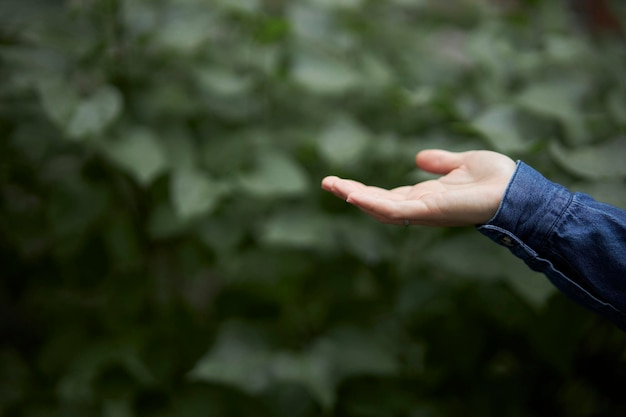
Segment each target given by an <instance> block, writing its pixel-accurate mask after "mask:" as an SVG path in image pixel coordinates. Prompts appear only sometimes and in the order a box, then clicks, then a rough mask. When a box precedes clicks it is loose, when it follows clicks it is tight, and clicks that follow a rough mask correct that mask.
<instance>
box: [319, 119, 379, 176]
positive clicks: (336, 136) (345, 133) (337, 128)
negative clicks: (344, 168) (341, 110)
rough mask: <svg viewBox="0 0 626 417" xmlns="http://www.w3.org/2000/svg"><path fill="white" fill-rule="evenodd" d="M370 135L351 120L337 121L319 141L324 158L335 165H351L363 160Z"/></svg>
mask: <svg viewBox="0 0 626 417" xmlns="http://www.w3.org/2000/svg"><path fill="white" fill-rule="evenodd" d="M369 139H370V134H369V132H367V130H365V128H364V127H362V126H360V125H359V124H357V123H356V122H354V121H353V120H351V119H349V118H339V119H336V120H335V121H334V122H333V123H332V124H331V125H330V126H328V127H327V128H326V130H325V131H324V132H323V133H322V134H321V136H320V137H319V139H318V147H319V150H320V152H321V153H322V155H323V156H324V158H326V159H327V160H328V161H329V162H331V163H332V164H335V165H349V164H354V163H355V162H357V161H359V160H360V159H361V156H362V155H363V153H364V152H365V150H366V148H367V145H368V142H369Z"/></svg>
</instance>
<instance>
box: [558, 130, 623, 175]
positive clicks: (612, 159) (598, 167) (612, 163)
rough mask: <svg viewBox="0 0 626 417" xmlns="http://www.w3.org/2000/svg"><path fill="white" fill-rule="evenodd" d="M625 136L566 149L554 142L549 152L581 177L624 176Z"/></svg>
mask: <svg viewBox="0 0 626 417" xmlns="http://www.w3.org/2000/svg"><path fill="white" fill-rule="evenodd" d="M624 150H626V137H623V138H619V139H615V140H611V141H607V142H604V143H601V144H599V145H593V146H585V147H579V148H575V149H567V148H564V147H563V146H562V145H559V144H558V143H556V142H554V143H552V144H551V146H550V154H551V155H552V157H553V158H554V160H555V161H556V162H557V163H558V164H559V165H561V166H562V167H563V168H565V169H566V170H568V171H569V172H571V173H572V174H575V175H578V176H580V177H583V178H588V179H592V180H602V179H607V178H613V179H615V178H626V164H625V163H624Z"/></svg>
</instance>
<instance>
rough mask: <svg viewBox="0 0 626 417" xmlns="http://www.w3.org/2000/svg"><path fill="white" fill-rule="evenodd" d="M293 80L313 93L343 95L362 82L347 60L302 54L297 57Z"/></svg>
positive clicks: (315, 54) (316, 54)
mask: <svg viewBox="0 0 626 417" xmlns="http://www.w3.org/2000/svg"><path fill="white" fill-rule="evenodd" d="M292 76H293V79H294V80H295V81H296V82H297V83H298V84H300V85H301V86H303V87H304V88H306V89H307V90H309V91H311V92H313V93H319V94H328V95H330V94H342V93H345V92H347V91H349V90H351V89H353V88H355V87H357V86H358V85H359V83H360V81H361V79H360V74H359V73H357V72H356V71H355V70H354V69H353V68H352V67H351V66H350V65H348V63H347V62H345V60H342V59H339V58H336V57H332V56H330V55H323V54H320V53H300V54H299V55H298V56H296V59H295V64H294V68H293V74H292Z"/></svg>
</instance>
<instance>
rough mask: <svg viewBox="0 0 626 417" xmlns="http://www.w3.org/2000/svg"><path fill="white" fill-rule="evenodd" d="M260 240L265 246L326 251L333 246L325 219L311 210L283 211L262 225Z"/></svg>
mask: <svg viewBox="0 0 626 417" xmlns="http://www.w3.org/2000/svg"><path fill="white" fill-rule="evenodd" d="M261 240H262V242H263V243H265V244H267V245H274V246H281V247H292V248H308V249H320V250H321V249H326V248H329V247H332V246H333V235H332V229H331V228H330V225H329V223H328V221H327V219H326V218H325V217H324V216H322V215H321V214H320V213H316V212H313V211H311V210H283V211H281V212H279V213H278V214H277V215H276V216H274V217H272V218H270V219H268V220H267V221H266V222H264V223H263V226H262V229H261Z"/></svg>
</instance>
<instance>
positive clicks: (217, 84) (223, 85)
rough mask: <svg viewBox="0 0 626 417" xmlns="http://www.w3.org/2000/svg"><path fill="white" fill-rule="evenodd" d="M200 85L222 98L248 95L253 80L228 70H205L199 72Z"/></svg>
mask: <svg viewBox="0 0 626 417" xmlns="http://www.w3.org/2000/svg"><path fill="white" fill-rule="evenodd" d="M197 77H198V81H199V83H200V85H201V86H202V87H204V88H205V89H206V90H207V91H209V92H211V93H214V94H217V95H221V96H240V95H246V94H248V93H249V91H250V87H251V86H252V82H251V79H250V78H248V77H242V76H238V75H237V74H235V73H234V72H233V71H232V70H227V69H225V68H224V69H215V68H211V69H204V70H200V71H198V72H197Z"/></svg>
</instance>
